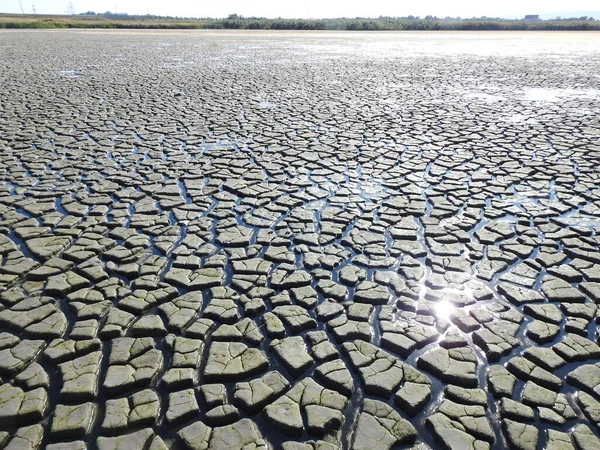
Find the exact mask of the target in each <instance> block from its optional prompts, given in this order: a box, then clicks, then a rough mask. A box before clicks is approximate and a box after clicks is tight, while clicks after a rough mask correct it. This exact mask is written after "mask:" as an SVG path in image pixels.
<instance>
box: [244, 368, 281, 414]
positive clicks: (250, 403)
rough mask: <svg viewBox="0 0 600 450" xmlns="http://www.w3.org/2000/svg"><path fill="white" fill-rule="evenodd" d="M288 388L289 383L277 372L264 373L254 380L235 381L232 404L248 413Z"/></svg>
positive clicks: (251, 412) (253, 411)
mask: <svg viewBox="0 0 600 450" xmlns="http://www.w3.org/2000/svg"><path fill="white" fill-rule="evenodd" d="M289 388H290V383H289V382H288V381H287V379H286V378H285V377H283V376H282V375H281V374H280V373H279V372H277V371H273V372H269V373H266V374H264V375H263V376H262V377H261V378H258V379H256V380H252V381H248V382H246V381H245V382H241V383H236V385H235V394H234V397H233V402H234V404H236V405H238V406H239V407H240V408H242V409H244V410H245V411H247V412H248V413H250V414H253V413H255V412H258V411H260V410H261V409H263V408H264V407H265V406H266V405H267V404H269V403H270V402H272V401H273V400H274V399H276V398H277V397H279V395H281V394H282V393H284V392H285V391H287V390H288V389H289Z"/></svg>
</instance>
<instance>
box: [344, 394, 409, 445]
mask: <svg viewBox="0 0 600 450" xmlns="http://www.w3.org/2000/svg"><path fill="white" fill-rule="evenodd" d="M416 437H417V432H416V430H415V429H414V427H413V426H412V425H411V424H410V423H409V422H408V421H406V420H404V419H403V418H402V417H401V416H400V415H399V414H398V413H397V412H396V411H394V409H393V408H392V407H390V406H389V405H386V404H385V403H383V402H380V401H377V400H369V399H365V400H364V401H363V406H362V410H361V413H360V415H359V416H358V420H357V423H356V428H355V431H354V435H353V436H352V444H351V445H350V448H351V449H352V450H371V449H373V450H374V449H378V450H379V449H390V448H392V447H393V446H394V445H397V444H411V443H413V442H414V441H415V439H416Z"/></svg>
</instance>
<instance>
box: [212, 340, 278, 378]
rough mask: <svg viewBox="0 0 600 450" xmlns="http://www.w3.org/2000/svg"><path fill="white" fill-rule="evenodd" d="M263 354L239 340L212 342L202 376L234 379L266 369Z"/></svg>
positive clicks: (265, 359) (266, 363) (266, 364)
mask: <svg viewBox="0 0 600 450" xmlns="http://www.w3.org/2000/svg"><path fill="white" fill-rule="evenodd" d="M268 366H269V362H268V360H267V358H266V357H265V355H264V354H263V353H262V352H261V351H260V350H257V349H255V348H249V347H248V346H247V345H245V344H243V343H241V342H213V343H212V345H211V346H210V349H209V353H208V359H207V362H206V367H205V369H204V376H205V378H206V380H207V381H224V380H226V381H236V380H239V379H242V378H246V377H248V376H250V375H255V374H257V373H261V372H263V371H264V370H266V369H267V368H268Z"/></svg>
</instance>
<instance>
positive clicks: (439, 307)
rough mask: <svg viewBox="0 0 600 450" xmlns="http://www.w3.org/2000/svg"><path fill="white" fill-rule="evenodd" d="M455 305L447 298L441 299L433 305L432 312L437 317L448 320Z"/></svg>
mask: <svg viewBox="0 0 600 450" xmlns="http://www.w3.org/2000/svg"><path fill="white" fill-rule="evenodd" d="M455 309H456V307H455V306H454V305H453V304H452V303H450V302H449V301H448V300H442V301H440V302H439V303H437V304H436V305H435V310H434V314H435V316H436V318H437V319H444V320H449V319H450V316H451V315H452V313H454V310H455Z"/></svg>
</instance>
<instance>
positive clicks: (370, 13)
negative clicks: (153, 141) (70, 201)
mask: <svg viewBox="0 0 600 450" xmlns="http://www.w3.org/2000/svg"><path fill="white" fill-rule="evenodd" d="M19 3H20V4H19ZM69 3H72V5H73V9H74V10H75V13H76V14H78V13H82V12H86V11H96V12H105V11H111V12H114V11H115V10H118V12H126V13H129V14H147V13H149V14H158V15H170V16H188V17H225V16H227V15H229V14H232V13H237V14H241V15H243V16H259V17H297V18H307V17H313V18H315V17H316V18H320V17H357V16H360V17H378V16H406V15H410V14H412V15H414V16H426V15H428V14H431V15H434V16H439V17H445V16H452V17H456V16H460V17H473V16H476V17H480V16H488V17H507V18H522V17H523V16H524V15H525V14H540V15H541V16H542V17H548V18H549V17H555V16H556V15H563V16H568V14H565V13H568V12H578V11H583V12H586V13H588V14H590V15H593V16H594V17H596V18H600V6H599V5H600V1H599V0H572V1H570V2H565V1H564V0H562V1H559V0H502V1H496V2H487V1H480V2H474V1H472V0H468V1H467V0H454V1H449V0H414V1H403V0H216V1H215V0H118V1H117V0H108V1H106V0H72V1H71V2H69V1H68V0H33V1H32V0H21V1H20V2H19V0H0V12H5V13H20V12H21V5H22V8H23V11H24V12H25V13H26V14H31V13H32V10H33V5H35V9H36V11H37V13H38V14H65V13H66V12H67V11H68V10H69ZM592 11H593V12H594V14H591V12H592Z"/></svg>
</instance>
